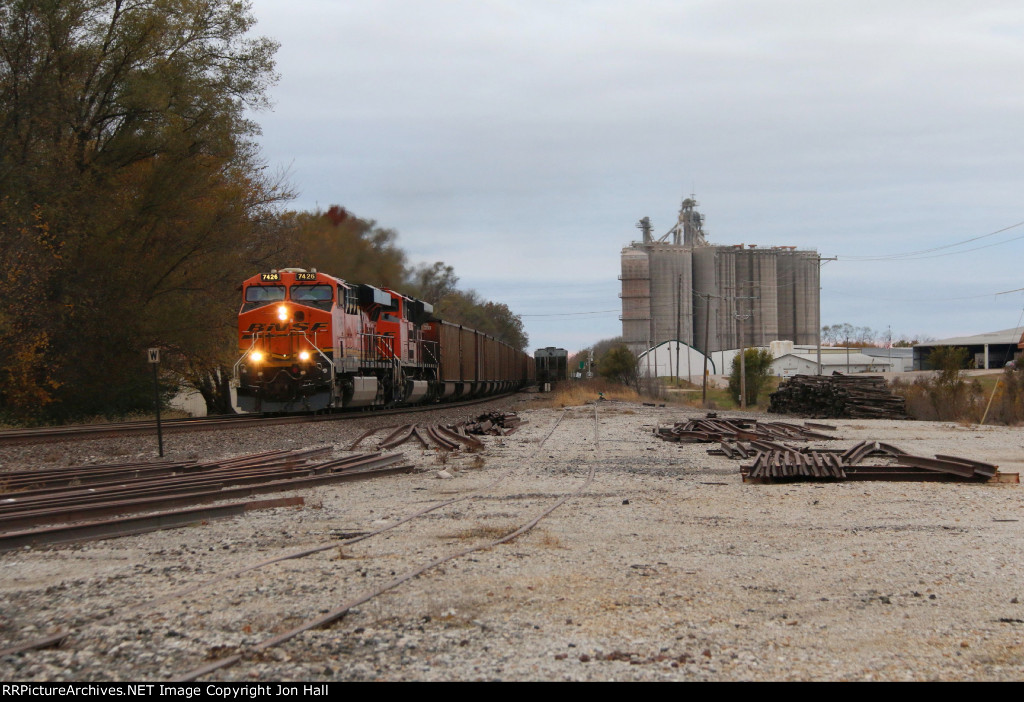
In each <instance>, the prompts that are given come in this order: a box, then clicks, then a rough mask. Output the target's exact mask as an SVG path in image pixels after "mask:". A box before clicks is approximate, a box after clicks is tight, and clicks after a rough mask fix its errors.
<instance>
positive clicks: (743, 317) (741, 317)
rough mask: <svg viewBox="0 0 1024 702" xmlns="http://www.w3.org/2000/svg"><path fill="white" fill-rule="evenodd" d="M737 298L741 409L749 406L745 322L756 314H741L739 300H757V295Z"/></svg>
mask: <svg viewBox="0 0 1024 702" xmlns="http://www.w3.org/2000/svg"><path fill="white" fill-rule="evenodd" d="M734 299H735V300H737V304H736V307H737V312H736V313H735V315H734V316H735V317H736V322H737V326H739V328H740V409H746V408H747V349H746V345H745V342H744V339H743V327H744V326H745V325H744V324H743V322H745V321H747V320H748V319H750V318H751V317H753V316H754V313H753V312H747V313H746V314H740V313H739V311H738V308H739V302H738V301H739V300H756V299H758V298H757V297H755V296H752V295H749V296H746V297H739V296H737V297H736V298H734Z"/></svg>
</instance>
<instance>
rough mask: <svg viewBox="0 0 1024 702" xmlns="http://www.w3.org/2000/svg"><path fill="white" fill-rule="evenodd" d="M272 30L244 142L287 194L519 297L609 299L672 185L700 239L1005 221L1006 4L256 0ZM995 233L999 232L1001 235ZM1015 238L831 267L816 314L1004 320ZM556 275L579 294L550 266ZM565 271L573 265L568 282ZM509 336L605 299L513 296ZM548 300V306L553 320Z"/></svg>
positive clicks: (1008, 135)
mask: <svg viewBox="0 0 1024 702" xmlns="http://www.w3.org/2000/svg"><path fill="white" fill-rule="evenodd" d="M254 8H255V13H256V16H257V18H258V19H259V20H260V24H259V25H258V27H257V31H259V32H261V33H264V34H268V35H270V36H273V37H275V38H277V39H278V40H280V41H281V42H282V48H281V51H280V53H279V70H280V72H281V74H282V80H281V82H280V84H279V85H278V86H277V87H276V88H275V90H274V98H275V100H276V108H275V110H274V111H273V112H272V113H265V114H261V115H259V116H258V119H259V121H260V122H261V123H262V124H263V127H264V137H263V141H262V143H263V148H264V151H265V154H266V156H267V158H268V159H269V160H270V162H271V163H273V164H281V165H285V166H289V169H290V172H291V174H292V177H293V181H294V182H295V185H296V187H297V188H298V189H299V190H300V192H301V196H300V198H299V200H298V201H297V202H296V203H295V204H296V206H299V207H312V206H314V205H316V204H319V205H321V206H326V205H329V204H331V203H340V204H343V205H345V206H346V207H349V208H350V209H351V210H353V211H355V212H357V213H358V214H360V215H363V216H368V217H373V218H375V219H377V220H378V221H379V222H381V223H382V224H384V225H385V226H391V227H395V228H396V229H398V230H399V231H400V232H401V241H402V244H403V245H404V246H405V247H406V248H407V249H408V250H410V251H411V252H412V253H413V255H414V256H415V257H417V258H418V259H420V260H423V261H432V260H438V259H440V260H444V261H446V262H447V263H450V264H452V265H454V266H455V267H456V270H457V272H458V273H459V275H460V276H461V277H462V279H463V281H464V282H465V283H467V284H469V285H472V286H474V287H476V288H477V289H478V290H479V291H480V292H481V293H483V294H485V295H489V296H492V297H494V298H495V299H498V300H501V301H505V302H508V303H509V304H510V305H511V306H512V307H513V309H516V310H517V311H519V312H522V313H523V314H527V315H529V314H543V313H549V312H551V311H558V312H581V311H584V312H585V311H596V310H606V309H611V308H616V307H617V306H618V298H617V297H616V293H617V281H616V276H617V275H618V252H619V250H620V248H621V247H622V246H623V245H625V244H627V243H628V242H629V241H630V239H632V238H634V237H635V236H636V234H637V233H636V230H635V229H634V228H633V224H634V223H635V222H636V220H638V219H639V218H640V217H642V216H645V215H648V216H651V218H652V219H653V220H654V222H655V226H656V229H657V230H659V231H664V230H667V229H668V227H669V226H670V225H671V223H672V222H673V221H674V219H675V214H676V211H677V208H678V203H679V199H680V198H681V197H682V196H683V195H684V194H688V193H690V192H691V191H693V192H695V193H696V194H697V197H698V199H699V200H700V201H701V202H702V210H703V212H704V213H705V215H706V216H707V227H708V230H709V232H710V239H711V240H712V241H713V242H716V243H740V242H746V243H759V244H762V245H772V244H794V245H799V246H807V247H815V248H818V249H819V250H820V251H821V252H822V254H823V255H834V254H841V255H866V254H867V253H870V252H899V251H905V250H914V249H920V248H925V247H926V246H929V245H932V244H934V243H945V242H952V241H957V240H961V239H966V238H968V237H971V236H975V235H978V234H983V233H986V232H989V231H994V230H996V229H999V228H1001V227H1003V226H1006V225H1008V224H1011V223H1013V222H1016V221H1020V220H1024V208H1022V207H1021V203H1020V193H1021V192H1022V185H1024V182H1022V180H1024V178H1022V169H1021V165H1022V162H1024V145H1022V142H1021V139H1020V137H1019V129H1020V128H1019V125H1020V124H1022V123H1024V120H1022V118H1024V105H1022V101H1024V89H1022V88H1024V85H1022V82H1024V79H1022V76H1024V71H1022V70H1021V69H1022V67H1024V42H1022V38H1024V7H1021V6H1019V4H1017V3H1012V2H976V3H972V4H971V5H970V7H968V6H966V5H964V4H963V3H962V2H900V3H889V2H859V3H843V4H839V3H820V2H780V1H775V0H766V1H754V0H747V1H745V2H736V1H726V2H685V3H681V2H646V3H642V4H635V5H623V4H622V3H617V2H568V3H557V4H551V3H539V2H526V1H523V0H516V1H514V2H513V1H510V2H424V3H407V2H381V1H379V0H378V1H369V0H366V1H360V0H349V1H347V2H344V3H335V2H326V1H323V2H304V3H282V2H275V1H272V0H257V2H255V3H254ZM1010 235H1011V233H1008V234H1007V235H1006V238H1009V237H1010ZM1022 243H1024V242H1015V243H1009V244H1006V245H1005V246H1002V247H995V248H992V249H987V250H984V251H979V252H976V253H970V254H963V255H961V256H951V257H948V258H942V259H924V260H917V261H907V262H902V263H899V264H894V263H852V262H851V263H846V262H845V261H843V260H841V261H840V262H837V263H833V264H829V265H828V266H827V267H826V268H825V270H824V275H823V287H824V290H823V304H822V321H823V323H831V322H841V321H850V322H852V323H856V324H859V325H864V324H868V325H871V326H875V327H884V326H885V325H886V324H890V323H891V324H892V326H893V329H894V330H895V331H897V332H899V331H906V332H921V333H929V334H932V335H934V336H945V335H953V334H959V333H968V332H975V331H984V330H989V329H1003V328H1007V327H1011V326H1013V325H1014V324H1015V323H1017V319H1018V314H1019V313H1020V310H1021V304H1022V303H1021V297H1020V296H1019V295H1009V296H1000V297H999V298H993V299H991V300H984V301H983V302H982V303H981V304H970V303H964V304H960V303H956V304H954V303H951V302H939V301H936V302H935V303H934V304H931V305H929V304H927V303H916V302H915V303H911V302H910V300H911V299H914V300H916V299H929V298H944V297H951V296H952V295H949V294H947V293H949V292H950V291H951V290H956V291H962V292H964V294H965V295H971V294H984V293H989V292H994V291H998V290H1004V289H1009V288H1013V287H1019V285H1017V284H1013V283H1014V281H1015V280H1019V277H1018V276H1019V264H1018V263H1017V261H1018V259H1019V254H1020V252H1021V251H1022V247H1021V244H1022ZM571 284H575V285H577V286H579V287H578V294H574V295H572V296H568V295H565V294H561V295H557V294H552V295H551V297H550V298H548V297H547V296H545V295H543V294H537V292H538V291H540V290H544V289H549V290H550V291H553V292H558V291H562V292H563V293H564V292H565V288H560V287H553V288H545V287H544V286H545V285H547V286H563V285H571ZM570 289H571V288H570ZM527 322H528V329H529V331H530V333H531V343H532V344H536V345H549V344H550V345H570V346H571V345H572V344H573V343H575V342H576V341H577V340H579V343H585V341H586V340H588V339H589V340H590V341H593V340H596V339H597V338H600V337H602V336H612V335H615V334H617V333H618V331H619V323H618V320H617V315H616V314H601V315H593V316H580V317H574V318H568V317H567V318H563V319H557V320H551V319H547V318H538V317H527ZM556 322H557V323H556Z"/></svg>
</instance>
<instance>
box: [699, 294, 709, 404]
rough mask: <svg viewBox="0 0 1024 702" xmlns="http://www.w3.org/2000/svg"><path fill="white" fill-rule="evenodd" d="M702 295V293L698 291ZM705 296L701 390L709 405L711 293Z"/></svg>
mask: <svg viewBox="0 0 1024 702" xmlns="http://www.w3.org/2000/svg"><path fill="white" fill-rule="evenodd" d="M697 294H698V295H701V294H700V293H697ZM701 297H703V298H704V349H703V350H704V380H703V383H702V388H703V389H702V390H701V398H700V399H701V402H702V403H703V404H704V406H705V407H707V406H708V353H709V351H708V328H709V327H710V326H711V294H710V293H708V294H705V295H701Z"/></svg>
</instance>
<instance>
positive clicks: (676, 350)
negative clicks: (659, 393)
mask: <svg viewBox="0 0 1024 702" xmlns="http://www.w3.org/2000/svg"><path fill="white" fill-rule="evenodd" d="M704 360H705V359H704V354H702V353H701V352H700V351H698V350H697V349H695V348H693V347H692V346H688V345H686V344H684V343H681V342H679V341H665V342H662V343H660V344H658V345H657V346H655V347H653V348H650V349H648V350H646V351H644V352H643V353H641V354H640V355H639V356H638V357H637V370H638V371H639V372H640V375H641V376H643V377H647V378H686V379H687V380H689V382H691V383H699V382H700V381H701V377H702V376H703V375H704ZM707 369H708V373H711V374H712V375H715V374H716V373H718V370H717V369H716V368H715V365H714V364H713V363H711V362H710V360H709V361H708V365H707Z"/></svg>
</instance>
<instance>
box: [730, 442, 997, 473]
mask: <svg viewBox="0 0 1024 702" xmlns="http://www.w3.org/2000/svg"><path fill="white" fill-rule="evenodd" d="M870 457H875V458H876V459H877V458H881V459H884V460H885V461H886V462H885V463H879V462H878V461H877V460H875V461H873V462H871V463H865V461H866V460H867V459H868V458H870ZM997 472H998V466H996V465H994V464H992V463H985V462H982V461H975V460H973V459H969V458H962V457H958V456H944V455H937V456H934V457H928V456H913V455H910V454H908V453H907V452H906V451H904V450H903V449H900V448H898V447H896V446H893V445H891V444H886V443H883V442H880V441H862V442H860V443H859V444H856V445H855V446H853V447H851V448H850V449H848V450H846V451H844V452H843V453H841V454H837V453H836V451H834V450H828V449H811V448H800V449H794V448H792V447H781V448H772V449H770V450H767V451H761V452H758V453H757V454H756V455H755V457H754V461H753V462H752V463H750V464H749V465H745V466H741V468H740V473H741V474H742V475H743V478H744V480H745V481H751V482H774V481H787V480H814V479H825V480H890V481H956V482H988V481H989V480H992V479H993V478H995V477H996V475H997Z"/></svg>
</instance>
